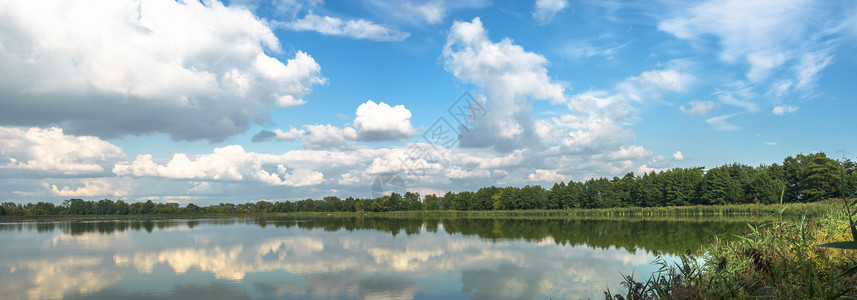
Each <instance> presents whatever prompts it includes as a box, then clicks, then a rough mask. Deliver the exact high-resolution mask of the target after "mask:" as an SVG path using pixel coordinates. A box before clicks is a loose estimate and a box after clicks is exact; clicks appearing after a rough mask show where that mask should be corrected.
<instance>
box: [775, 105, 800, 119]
mask: <svg viewBox="0 0 857 300" xmlns="http://www.w3.org/2000/svg"><path fill="white" fill-rule="evenodd" d="M797 109H798V108H797V106H792V105H777V106H774V109H772V110H771V113H772V114H775V115H778V116H782V115H784V114H787V113H789V114H790V113H794V112H797Z"/></svg>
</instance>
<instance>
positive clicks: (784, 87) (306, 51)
mask: <svg viewBox="0 0 857 300" xmlns="http://www.w3.org/2000/svg"><path fill="white" fill-rule="evenodd" d="M0 19H2V20H4V21H3V22H0V108H2V109H0V177H2V178H3V180H2V183H0V198H2V199H3V200H4V201H16V202H34V201H54V202H58V201H61V200H62V199H67V198H70V197H82V198H86V199H99V198H104V197H108V198H112V199H119V198H121V199H125V200H130V201H138V200H147V199H152V200H156V201H170V202H180V203H189V202H194V203H197V204H209V203H218V202H226V201H229V202H243V201H258V200H271V201H281V200H295V199H303V198H307V197H313V198H320V197H323V196H328V195H334V196H340V197H348V196H355V197H366V196H369V195H371V194H370V191H371V186H372V183H373V182H374V181H375V180H376V179H377V178H379V176H380V175H382V174H396V175H397V176H400V177H401V178H402V179H403V180H404V182H405V185H406V186H407V189H408V190H412V191H417V192H420V193H422V194H427V193H438V194H441V193H443V192H445V191H450V190H451V191H461V190H475V189H478V188H479V187H482V186H490V185H498V186H506V185H513V186H523V185H527V184H540V185H543V186H548V187H549V186H550V185H552V184H553V183H554V182H558V181H568V180H575V181H580V180H586V179H588V178H592V177H601V176H606V177H612V176H622V175H624V174H625V173H628V172H634V173H635V174H638V175H639V174H642V173H645V172H650V171H658V170H665V169H669V168H673V167H691V166H706V167H713V166H717V165H721V164H724V163H731V162H741V163H745V164H748V165H752V166H755V165H759V164H771V163H777V162H781V161H782V159H783V158H784V157H786V156H788V155H794V154H797V153H811V152H816V151H824V152H826V153H827V154H828V155H829V156H831V157H835V158H840V157H842V156H845V157H848V158H851V159H854V158H855V157H857V154H855V153H857V140H855V139H854V134H853V132H854V130H855V129H857V128H855V125H854V122H853V116H854V111H857V104H855V101H854V100H853V96H852V95H853V94H855V92H857V87H855V83H857V81H855V79H854V70H855V66H857V58H855V57H854V56H853V55H851V54H852V53H855V48H857V43H855V41H857V39H855V37H857V4H855V3H854V2H852V1H798V0H793V1H731V0H720V1H642V2H635V1H563V0H547V1H440V0H438V1H411V0H400V1H327V2H325V1H320V0H309V1H301V0H278V1H255V0H241V1H231V2H230V1H227V2H217V1H204V2H196V1H192V0H187V1H184V2H182V1H178V2H175V1H148V0H146V1H131V0H127V1H106V0H105V1H99V0H93V1H84V2H74V3H66V1H50V0H45V1H17V0H15V1H5V2H4V3H3V4H0ZM465 94H466V95H470V96H472V97H473V99H475V101H477V103H479V104H480V106H479V107H481V108H482V110H479V111H478V112H479V114H474V115H473V117H472V118H471V119H469V120H468V121H467V122H466V124H463V125H462V126H464V127H462V128H460V129H466V130H465V131H461V132H460V133H461V135H460V136H458V135H456V139H455V140H454V144H444V145H439V144H440V143H437V140H427V139H425V138H424V137H425V136H426V133H427V132H432V129H437V128H436V127H433V125H435V124H436V121H438V120H439V119H444V120H446V121H449V122H450V124H458V123H455V120H454V118H453V116H451V115H450V114H449V112H448V109H449V108H450V107H451V106H453V105H455V103H456V101H457V100H458V99H459V97H461V96H462V95H465ZM459 103H460V102H459ZM438 124H440V123H438ZM456 126H457V125H456ZM385 178H386V177H385Z"/></svg>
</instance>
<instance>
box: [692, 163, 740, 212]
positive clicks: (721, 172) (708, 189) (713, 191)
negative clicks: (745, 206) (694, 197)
mask: <svg viewBox="0 0 857 300" xmlns="http://www.w3.org/2000/svg"><path fill="white" fill-rule="evenodd" d="M731 180H732V179H731V178H729V171H728V170H726V168H724V167H717V168H714V169H711V170H708V172H705V176H704V177H703V178H702V184H701V185H700V191H699V194H700V202H701V203H700V204H705V205H720V204H726V203H727V199H728V194H729V185H730V184H731Z"/></svg>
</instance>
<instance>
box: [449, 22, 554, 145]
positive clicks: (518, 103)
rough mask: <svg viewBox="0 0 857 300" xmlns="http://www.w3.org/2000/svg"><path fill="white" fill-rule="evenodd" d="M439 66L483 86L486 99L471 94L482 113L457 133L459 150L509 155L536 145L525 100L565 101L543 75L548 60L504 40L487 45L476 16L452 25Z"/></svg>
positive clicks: (530, 114) (534, 126) (528, 108)
mask: <svg viewBox="0 0 857 300" xmlns="http://www.w3.org/2000/svg"><path fill="white" fill-rule="evenodd" d="M443 59H444V66H445V68H446V70H447V71H449V72H451V73H452V74H453V75H454V76H455V77H456V78H458V79H459V80H462V81H465V82H472V83H475V84H477V85H479V86H483V87H485V89H486V90H487V92H488V95H487V96H488V97H487V98H483V97H482V96H481V95H478V94H477V95H475V96H476V98H477V99H476V100H477V101H481V102H483V105H484V107H485V109H486V114H485V117H484V118H478V119H475V120H473V122H472V123H471V124H468V125H471V127H472V128H471V130H469V131H467V132H464V133H462V138H461V141H460V144H461V146H464V147H490V146H493V147H495V149H498V150H500V151H510V150H512V149H517V148H521V147H524V146H525V145H534V144H539V143H540V141H537V140H536V135H535V134H533V133H534V132H535V131H536V129H537V127H538V124H539V123H540V122H538V120H536V119H535V118H534V117H533V116H532V106H531V105H530V104H529V102H528V100H529V99H542V100H548V101H550V102H551V103H554V104H559V103H564V102H565V101H566V98H565V95H564V88H563V86H562V85H561V84H559V83H555V82H553V81H552V80H551V78H550V77H549V76H548V74H547V69H546V68H545V66H546V65H547V63H548V61H547V59H545V58H544V57H543V56H541V55H539V54H536V53H533V52H527V51H525V50H524V48H523V47H521V46H519V45H515V44H514V43H513V42H512V40H510V39H508V38H507V39H503V40H502V41H500V42H498V43H493V42H491V41H490V40H489V39H488V35H487V33H486V32H485V28H483V27H482V22H481V20H480V19H479V18H474V19H473V21H471V22H461V21H456V22H455V23H453V25H452V28H451V29H450V32H449V35H448V36H447V42H446V45H445V46H444V48H443Z"/></svg>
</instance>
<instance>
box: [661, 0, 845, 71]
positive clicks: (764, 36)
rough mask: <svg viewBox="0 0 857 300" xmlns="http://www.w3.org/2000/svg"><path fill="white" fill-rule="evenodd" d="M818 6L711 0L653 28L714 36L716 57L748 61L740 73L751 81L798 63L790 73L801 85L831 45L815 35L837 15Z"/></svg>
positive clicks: (777, 0) (776, 0)
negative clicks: (821, 41) (744, 72)
mask: <svg viewBox="0 0 857 300" xmlns="http://www.w3.org/2000/svg"><path fill="white" fill-rule="evenodd" d="M818 4H819V3H818V2H816V1H811V0H784V1H782V0H764V1H743V0H712V1H706V2H704V3H702V4H699V5H696V6H693V7H691V8H689V9H688V10H687V11H682V12H680V14H678V15H679V16H677V17H674V18H670V19H668V20H664V21H662V22H660V23H659V24H658V29H660V30H663V31H666V32H669V33H672V34H673V35H675V36H676V37H678V38H681V39H691V40H693V39H704V38H707V37H708V36H710V35H713V36H715V37H717V38H718V41H719V42H718V45H719V46H720V50H719V57H720V59H721V60H723V61H725V62H727V63H733V64H738V63H745V62H746V63H748V64H749V65H750V67H749V69H748V70H747V73H746V77H747V78H748V79H749V80H750V81H751V82H760V81H763V80H765V79H767V78H768V77H770V76H772V75H775V73H776V72H774V70H775V69H777V68H779V67H781V66H784V65H788V64H791V63H795V62H796V61H801V62H800V63H799V64H800V65H799V66H796V67H795V71H796V74H795V75H796V77H798V78H801V79H799V80H800V81H803V82H804V84H806V83H808V82H809V81H812V80H814V78H815V75H816V74H817V73H818V71H819V70H821V69H822V68H824V67H825V66H827V64H829V62H830V61H829V59H830V55H829V54H828V49H829V47H832V46H833V45H831V44H826V45H823V44H822V43H820V42H819V39H822V38H824V37H825V35H829V34H831V31H835V30H837V29H836V26H838V24H839V23H838V22H837V21H835V20H837V19H838V18H840V17H839V16H836V15H835V14H836V12H830V11H825V10H822V9H820V8H821V7H822V6H820V5H818ZM831 20H832V21H831ZM819 25H821V28H819V27H817V26H819ZM819 45H823V46H821V47H822V48H823V49H819V48H820V47H819Z"/></svg>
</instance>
